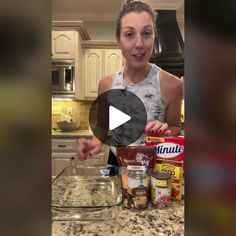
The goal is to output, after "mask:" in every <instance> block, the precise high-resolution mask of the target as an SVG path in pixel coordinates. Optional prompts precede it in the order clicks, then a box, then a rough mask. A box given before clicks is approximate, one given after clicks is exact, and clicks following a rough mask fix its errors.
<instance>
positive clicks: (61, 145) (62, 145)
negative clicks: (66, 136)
mask: <svg viewBox="0 0 236 236" xmlns="http://www.w3.org/2000/svg"><path fill="white" fill-rule="evenodd" d="M58 147H66V145H65V144H59V145H58Z"/></svg>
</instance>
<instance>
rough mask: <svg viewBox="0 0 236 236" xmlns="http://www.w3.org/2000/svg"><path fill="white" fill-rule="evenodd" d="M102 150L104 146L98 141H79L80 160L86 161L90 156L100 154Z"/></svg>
mask: <svg viewBox="0 0 236 236" xmlns="http://www.w3.org/2000/svg"><path fill="white" fill-rule="evenodd" d="M101 149H102V144H101V142H100V141H98V140H94V139H93V140H88V139H79V141H78V147H77V150H78V158H79V159H80V160H85V159H87V157H89V156H93V155H95V154H97V153H99V152H100V151H101Z"/></svg>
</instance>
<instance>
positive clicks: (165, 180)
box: [149, 170, 171, 209]
mask: <svg viewBox="0 0 236 236" xmlns="http://www.w3.org/2000/svg"><path fill="white" fill-rule="evenodd" d="M149 174H150V175H151V203H152V206H153V207H155V208H158V209H165V208H168V207H169V206H170V204H171V174H170V173H169V172H166V171H156V170H151V171H150V172H149Z"/></svg>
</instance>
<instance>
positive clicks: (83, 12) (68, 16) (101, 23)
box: [52, 0, 184, 40]
mask: <svg viewBox="0 0 236 236" xmlns="http://www.w3.org/2000/svg"><path fill="white" fill-rule="evenodd" d="M123 2H124V0H66V1H65V0H52V20H54V21H75V20H76V21H77V20H78V21H83V23H84V26H85V28H86V30H87V31H88V34H89V35H90V38H91V39H95V40H99V39H104V38H106V39H107V40H113V39H115V38H114V35H115V23H114V21H115V17H116V14H117V12H118V10H119V9H120V7H121V5H122V3H123ZM145 2H147V3H149V4H150V5H151V6H152V7H153V9H157V10H158V9H159V10H177V18H178V19H179V21H182V22H183V21H184V20H183V16H184V13H183V11H184V0H146V1H145ZM101 29H102V30H101ZM104 29H106V30H105V31H104Z"/></svg>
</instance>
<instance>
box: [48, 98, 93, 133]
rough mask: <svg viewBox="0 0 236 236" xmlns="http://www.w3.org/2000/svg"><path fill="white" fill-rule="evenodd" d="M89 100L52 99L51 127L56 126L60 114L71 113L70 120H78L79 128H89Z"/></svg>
mask: <svg viewBox="0 0 236 236" xmlns="http://www.w3.org/2000/svg"><path fill="white" fill-rule="evenodd" d="M91 105H92V102H91V101H54V100H53V101H52V128H57V121H58V120H60V117H61V114H63V113H64V114H68V113H71V114H72V120H73V121H75V122H80V129H81V130H88V129H89V110H90V107H91Z"/></svg>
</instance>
